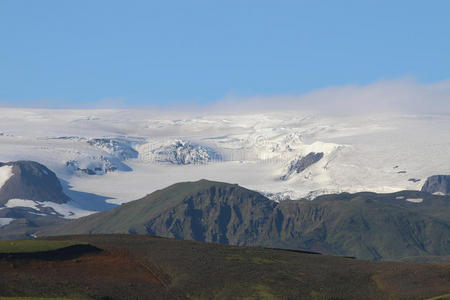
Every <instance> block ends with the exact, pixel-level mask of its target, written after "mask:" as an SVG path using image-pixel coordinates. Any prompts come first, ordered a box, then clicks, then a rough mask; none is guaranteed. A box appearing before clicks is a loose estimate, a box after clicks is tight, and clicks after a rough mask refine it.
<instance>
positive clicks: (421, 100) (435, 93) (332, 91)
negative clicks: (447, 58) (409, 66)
mask: <svg viewBox="0 0 450 300" xmlns="http://www.w3.org/2000/svg"><path fill="white" fill-rule="evenodd" d="M210 109H212V110H217V111H224V110H230V111H235V112H239V111H243V112H248V111H286V110H289V111H292V110H303V111H305V110H306V111H316V112H317V111H318V112H323V113H381V112H394V113H396V112H399V113H420V114H422V113H423V114H428V113H450V80H446V81H441V82H437V83H430V84H421V83H418V82H416V81H414V80H412V79H397V80H389V81H379V82H375V83H372V84H368V85H346V86H335V87H328V88H324V89H320V90H316V91H312V92H309V93H306V94H303V95H298V96H292V95H287V96H273V97H257V96H255V97H251V98H236V97H234V98H231V97H229V98H225V99H223V100H220V101H217V102H216V103H214V104H213V105H211V106H210Z"/></svg>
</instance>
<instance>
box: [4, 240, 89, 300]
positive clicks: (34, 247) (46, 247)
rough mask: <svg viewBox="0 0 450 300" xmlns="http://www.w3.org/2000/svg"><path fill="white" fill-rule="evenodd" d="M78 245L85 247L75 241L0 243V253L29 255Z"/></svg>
mask: <svg viewBox="0 0 450 300" xmlns="http://www.w3.org/2000/svg"><path fill="white" fill-rule="evenodd" d="M80 244H83V245H85V244H86V243H83V242H75V241H44V240H12V241H0V253H31V252H44V251H53V250H58V249H61V248H65V247H69V246H74V245H80ZM0 299H1V298H0Z"/></svg>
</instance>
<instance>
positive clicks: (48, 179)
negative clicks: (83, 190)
mask: <svg viewBox="0 0 450 300" xmlns="http://www.w3.org/2000/svg"><path fill="white" fill-rule="evenodd" d="M3 166H11V167H12V173H13V175H12V176H11V178H9V179H8V180H7V181H6V182H5V183H4V185H3V186H2V187H1V188H0V205H2V204H5V203H6V202H8V200H10V199H26V200H34V201H41V202H43V201H51V202H55V203H65V202H67V201H69V197H68V196H67V195H66V194H64V192H63V188H62V186H61V183H60V182H59V180H58V178H57V177H56V175H55V173H53V172H52V171H51V170H49V169H48V168H47V167H46V166H44V165H42V164H40V163H37V162H34V161H14V162H8V163H0V167H3Z"/></svg>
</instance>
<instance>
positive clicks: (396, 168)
mask: <svg viewBox="0 0 450 300" xmlns="http://www.w3.org/2000/svg"><path fill="white" fill-rule="evenodd" d="M0 119H1V120H2V121H1V122H0V132H2V133H3V134H2V135H0V160H2V161H13V160H33V161H38V162H40V163H42V164H44V165H46V166H48V167H49V168H50V169H51V170H53V171H54V172H55V173H56V174H57V176H58V177H59V178H61V179H62V180H63V181H64V182H66V183H67V184H65V185H64V187H63V188H64V190H65V192H66V193H68V194H70V193H72V194H74V196H71V197H72V198H73V197H76V195H77V193H89V195H91V196H92V197H94V198H95V197H97V198H98V199H99V200H98V202H95V203H97V204H98V205H97V204H96V205H95V207H94V208H95V209H96V210H99V209H100V210H101V209H102V208H103V207H104V205H107V204H108V203H123V202H127V201H130V200H134V199H137V198H140V197H142V196H144V195H146V194H148V193H150V192H152V191H154V190H156V189H160V188H163V187H165V186H168V185H170V184H173V183H176V182H180V181H187V180H189V181H191V180H198V179H202V178H207V179H211V180H217V181H225V182H235V183H239V184H241V185H244V186H246V187H248V188H252V189H255V190H258V191H261V192H262V193H265V194H266V195H272V196H271V197H272V198H273V199H278V200H283V199H292V198H307V199H311V198H314V197H315V196H317V195H320V194H323V193H331V192H341V191H347V192H357V191H374V192H393V191H398V190H403V189H420V188H421V187H422V185H423V184H424V182H425V180H426V178H428V177H429V176H431V175H435V174H449V173H450V166H449V165H448V164H447V161H448V157H447V153H449V152H450V140H449V139H448V137H449V136H450V116H448V115H433V116H425V115H422V116H417V115H352V116H349V115H346V116H322V115H317V114H307V113H303V112H298V111H293V112H283V113H276V112H273V113H259V114H240V115H239V114H222V115H220V114H209V115H204V116H202V115H199V116H195V115H192V114H184V115H182V114H176V115H175V114H173V113H170V114H169V113H162V112H151V111H145V110H139V111H138V110H120V111H119V110H57V111H56V110H32V109H2V110H0ZM98 175H101V176H98ZM7 176H8V172H7V170H6V169H5V170H4V171H1V169H0V182H1V181H2V180H3V178H7ZM97 198H96V199H97ZM82 200H83V199H82V197H80V198H79V201H82ZM89 203H92V202H91V201H90V202H89ZM85 204H87V203H86V201H85Z"/></svg>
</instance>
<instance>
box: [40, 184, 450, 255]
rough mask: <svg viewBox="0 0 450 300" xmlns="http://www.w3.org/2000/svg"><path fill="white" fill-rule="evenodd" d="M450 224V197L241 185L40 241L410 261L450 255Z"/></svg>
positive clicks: (122, 213) (168, 198)
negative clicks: (203, 245) (73, 238)
mask: <svg viewBox="0 0 450 300" xmlns="http://www.w3.org/2000/svg"><path fill="white" fill-rule="evenodd" d="M418 199H420V202H417V201H419V200H418ZM413 201H415V202H413ZM449 216H450V197H446V196H436V195H431V194H428V193H423V192H419V191H403V192H398V193H393V194H375V193H357V194H348V193H343V194H337V195H326V196H320V197H318V198H316V199H315V200H314V201H304V200H291V201H282V202H280V203H276V202H273V201H272V200H270V199H268V198H266V197H264V196H262V195H261V194H259V193H257V192H254V191H251V190H248V189H245V188H242V187H240V186H238V185H235V184H227V183H221V182H213V181H208V180H200V181H197V182H183V183H178V184H174V185H172V186H169V187H167V188H165V189H162V190H159V191H156V192H154V193H152V194H150V195H148V196H146V197H144V198H142V199H140V200H136V201H132V202H128V203H126V204H123V205H121V206H119V207H118V208H116V209H113V210H111V211H107V212H102V213H98V214H94V215H91V216H87V217H83V218H80V219H78V220H74V221H71V222H67V223H65V224H62V225H61V226H59V227H56V228H53V229H51V230H49V231H43V232H38V235H42V234H52V235H53V234H86V233H90V234H92V233H130V234H151V235H158V236H163V237H174V238H179V239H188V240H197V241H207V242H216V243H223V244H232V245H246V246H247V245H248V246H265V247H277V248H288V249H298V250H308V251H316V252H323V253H330V254H339V255H348V256H356V257H358V258H365V259H374V260H380V259H402V258H404V257H416V256H417V257H421V256H442V255H449V254H450V243H449V241H450V221H449V220H450V217H449Z"/></svg>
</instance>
